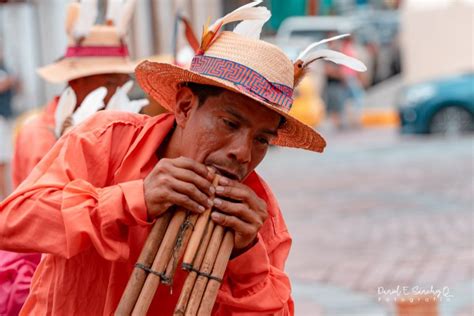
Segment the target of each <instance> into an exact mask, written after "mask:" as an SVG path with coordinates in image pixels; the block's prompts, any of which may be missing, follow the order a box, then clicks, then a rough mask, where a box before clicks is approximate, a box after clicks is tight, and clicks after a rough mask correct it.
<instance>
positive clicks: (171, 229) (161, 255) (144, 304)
mask: <svg viewBox="0 0 474 316" xmlns="http://www.w3.org/2000/svg"><path fill="white" fill-rule="evenodd" d="M185 218H186V211H185V210H183V209H179V210H177V211H176V212H175V214H174V216H173V218H172V219H171V221H170V224H169V225H168V229H167V230H166V233H165V236H164V238H163V241H162V242H161V246H160V249H159V250H158V253H157V254H156V256H155V260H154V261H153V265H152V267H151V270H152V271H155V272H157V273H163V272H164V270H165V268H166V265H167V264H168V261H169V259H170V257H171V252H172V250H173V246H174V244H175V242H176V238H177V236H178V231H179V229H180V227H181V225H182V224H183V222H184V220H185ZM159 285H160V277H159V276H158V275H156V274H153V273H149V274H148V276H147V277H146V281H145V284H144V285H143V288H142V290H141V292H140V296H139V297H138V300H137V303H136V304H135V308H134V309H133V312H132V315H137V316H138V315H146V313H147V311H148V308H149V307H150V304H151V302H152V301H153V298H154V296H155V292H156V289H157V288H158V286H159Z"/></svg>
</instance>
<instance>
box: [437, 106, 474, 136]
mask: <svg viewBox="0 0 474 316" xmlns="http://www.w3.org/2000/svg"><path fill="white" fill-rule="evenodd" d="M473 130H474V117H473V115H472V114H471V113H469V111H467V110H465V109H463V108H461V107H458V106H448V107H445V108H442V109H441V110H439V111H438V112H436V113H435V114H434V115H433V117H432V118H431V122H430V125H429V131H430V133H439V134H460V133H466V132H469V131H473Z"/></svg>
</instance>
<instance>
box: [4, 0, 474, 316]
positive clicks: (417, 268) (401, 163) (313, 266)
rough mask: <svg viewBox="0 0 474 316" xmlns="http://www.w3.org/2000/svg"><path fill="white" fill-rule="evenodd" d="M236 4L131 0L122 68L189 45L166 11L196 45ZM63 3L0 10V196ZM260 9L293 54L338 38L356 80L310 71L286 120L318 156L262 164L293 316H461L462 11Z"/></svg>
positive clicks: (472, 118)
mask: <svg viewBox="0 0 474 316" xmlns="http://www.w3.org/2000/svg"><path fill="white" fill-rule="evenodd" d="M247 2H248V1H239V0H181V1H177V0H138V6H137V9H136V11H135V15H134V19H133V23H132V30H131V31H130V33H129V38H128V42H129V48H130V50H131V54H132V57H133V58H134V59H136V60H141V59H145V58H147V57H150V56H153V57H152V58H154V59H162V60H173V57H176V54H177V52H178V51H181V50H185V49H186V44H185V40H184V37H183V36H179V34H181V33H184V32H182V31H179V30H178V31H177V32H174V31H173V30H174V29H175V23H176V15H177V13H180V14H182V15H185V16H186V17H187V18H188V19H189V21H190V22H191V24H192V25H193V27H194V30H195V32H196V34H197V35H198V36H199V35H200V32H201V27H202V25H203V24H204V23H205V22H206V20H207V19H208V17H210V18H211V20H215V19H216V18H218V17H220V16H222V15H223V13H225V12H229V11H231V10H233V9H235V8H237V7H238V6H240V5H243V4H245V3H247ZM68 3H69V1H68V0H29V1H26V0H25V1H19V0H17V1H6V0H0V142H2V146H0V148H1V152H0V197H1V196H2V195H3V196H5V195H6V194H8V192H10V190H11V189H10V188H11V184H10V176H9V157H11V141H12V138H13V137H14V134H15V133H14V131H15V128H17V126H18V122H19V121H21V120H22V117H25V115H29V114H25V113H31V111H35V110H36V111H37V110H38V109H39V108H40V107H41V106H42V105H43V104H45V103H46V102H47V101H48V100H50V99H51V98H52V97H53V96H54V95H56V94H59V93H60V92H61V91H62V90H63V89H64V86H61V85H51V84H47V83H46V82H45V81H44V80H41V79H40V77H39V76H38V75H37V74H36V72H35V71H36V68H38V67H40V66H43V65H46V64H49V63H52V62H53V61H55V60H57V59H58V58H60V57H61V56H63V54H64V52H65V48H66V41H67V39H66V34H65V31H64V20H65V14H66V6H67V4H68ZM99 3H101V8H102V11H103V10H105V6H106V4H105V3H106V1H105V0H103V1H99ZM264 5H266V6H267V7H268V8H270V9H271V11H272V18H271V20H270V22H269V23H267V25H266V27H265V29H264V32H263V36H262V37H263V39H264V40H267V41H269V42H272V43H274V44H275V45H277V46H279V47H280V48H282V49H283V51H284V52H285V53H287V54H288V56H289V57H290V58H292V59H294V58H295V57H296V56H297V54H298V53H299V52H300V51H301V50H302V49H304V48H305V47H306V46H307V45H308V44H310V43H311V42H315V41H318V40H320V39H323V38H326V37H329V36H333V35H336V34H343V33H350V34H351V36H350V37H348V38H346V39H343V40H341V41H338V42H336V43H335V44H332V45H331V46H332V47H331V48H334V49H337V50H339V51H342V52H344V53H345V54H348V55H351V56H354V57H357V58H359V59H360V60H362V61H363V62H364V63H365V64H366V65H367V68H368V71H367V72H365V73H362V74H357V73H354V72H352V71H350V70H348V69H346V68H343V67H340V66H336V65H333V64H324V63H319V64H315V65H314V66H313V70H312V72H311V73H310V76H308V77H307V78H306V79H305V80H304V81H303V82H302V83H301V84H300V86H299V88H298V90H297V92H296V98H295V103H294V106H293V109H292V114H293V115H294V116H297V117H298V118H300V119H302V120H303V121H304V122H306V123H307V124H309V125H311V126H313V127H314V128H316V129H318V130H319V131H320V132H321V133H322V134H323V136H325V138H326V140H327V142H328V147H327V149H326V151H325V153H324V154H322V155H317V154H311V153H307V152H303V151H298V150H290V149H283V148H272V150H271V151H270V153H269V154H268V156H267V158H266V159H265V161H264V162H263V163H262V164H261V165H260V166H259V171H260V173H261V174H262V175H263V177H264V178H265V179H266V180H267V181H268V182H269V183H270V185H271V186H272V188H273V189H274V191H275V193H276V196H277V197H278V199H279V201H280V204H281V208H282V211H283V214H284V216H285V218H286V220H287V224H288V226H289V229H290V232H291V233H292V235H293V238H294V242H293V248H292V251H291V253H290V257H289V260H288V263H287V271H288V273H289V275H290V277H291V279H292V284H293V296H294V300H295V305H296V314H297V315H474V312H473V311H474V301H473V297H474V285H473V284H474V282H473V281H474V271H473V267H474V251H473V250H474V247H473V246H474V245H473V240H474V238H473V237H474V217H473V207H474V200H473V196H474V194H473V193H474V187H473V186H474V179H473V175H474V174H473V168H474V160H473V158H474V147H473V137H472V132H473V131H474V76H473V71H474V43H473V40H474V34H473V33H474V25H473V24H474V0H285V1H284V0H267V1H264ZM176 34H178V35H176ZM181 37H183V38H181ZM191 57H192V55H191ZM133 94H134V95H135V96H136V97H140V96H141V92H140V91H139V88H138V87H137V88H136V89H135V91H134V93H133ZM156 112H159V110H157V109H155V110H151V111H150V113H156ZM2 180H4V181H2ZM416 311H418V314H417V313H416Z"/></svg>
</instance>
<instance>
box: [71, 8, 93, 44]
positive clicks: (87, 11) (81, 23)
mask: <svg viewBox="0 0 474 316" xmlns="http://www.w3.org/2000/svg"><path fill="white" fill-rule="evenodd" d="M74 14H77V15H78V16H77V19H74V20H75V23H74V27H73V30H72V35H73V37H74V38H75V39H76V40H79V39H81V38H83V37H85V36H87V34H89V31H90V30H91V28H92V26H93V25H94V24H95V21H96V19H97V14H98V8H97V0H82V1H81V2H80V7H79V12H77V13H75V12H74Z"/></svg>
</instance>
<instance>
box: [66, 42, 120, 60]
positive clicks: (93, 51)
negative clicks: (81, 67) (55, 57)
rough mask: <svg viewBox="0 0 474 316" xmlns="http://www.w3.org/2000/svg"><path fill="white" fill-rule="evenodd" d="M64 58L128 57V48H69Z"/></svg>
mask: <svg viewBox="0 0 474 316" xmlns="http://www.w3.org/2000/svg"><path fill="white" fill-rule="evenodd" d="M64 57H128V48H127V46H126V45H121V46H69V47H68V48H67V51H66V54H65V55H64Z"/></svg>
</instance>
